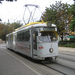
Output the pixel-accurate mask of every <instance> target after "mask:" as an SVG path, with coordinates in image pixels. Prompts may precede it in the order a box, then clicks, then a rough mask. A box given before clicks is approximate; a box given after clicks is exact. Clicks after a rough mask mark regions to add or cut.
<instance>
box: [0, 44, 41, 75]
mask: <svg viewBox="0 0 75 75" xmlns="http://www.w3.org/2000/svg"><path fill="white" fill-rule="evenodd" d="M0 75H40V74H39V73H38V72H37V71H35V70H34V69H32V68H31V67H30V66H28V65H27V64H25V63H24V62H22V61H21V60H20V59H19V58H17V57H15V56H14V55H12V54H11V53H9V52H8V51H6V49H5V48H3V47H1V45H0Z"/></svg>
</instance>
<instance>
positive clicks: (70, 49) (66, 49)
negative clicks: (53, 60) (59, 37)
mask: <svg viewBox="0 0 75 75" xmlns="http://www.w3.org/2000/svg"><path fill="white" fill-rule="evenodd" d="M58 50H59V51H68V52H75V48H69V47H58Z"/></svg>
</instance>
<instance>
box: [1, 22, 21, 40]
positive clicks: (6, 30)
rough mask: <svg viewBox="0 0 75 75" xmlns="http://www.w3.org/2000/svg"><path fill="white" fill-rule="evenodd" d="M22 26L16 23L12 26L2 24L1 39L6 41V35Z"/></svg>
mask: <svg viewBox="0 0 75 75" xmlns="http://www.w3.org/2000/svg"><path fill="white" fill-rule="evenodd" d="M20 26H22V24H20V23H16V22H14V23H12V24H10V23H7V24H0V38H1V39H2V40H5V38H6V34H9V33H11V32H12V31H13V30H14V29H16V28H18V27H20Z"/></svg>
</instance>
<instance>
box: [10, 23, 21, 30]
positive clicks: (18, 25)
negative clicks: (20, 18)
mask: <svg viewBox="0 0 75 75" xmlns="http://www.w3.org/2000/svg"><path fill="white" fill-rule="evenodd" d="M21 26H22V24H20V23H19V22H14V23H12V24H11V27H12V28H13V31H14V30H15V29H17V28H19V27H21Z"/></svg>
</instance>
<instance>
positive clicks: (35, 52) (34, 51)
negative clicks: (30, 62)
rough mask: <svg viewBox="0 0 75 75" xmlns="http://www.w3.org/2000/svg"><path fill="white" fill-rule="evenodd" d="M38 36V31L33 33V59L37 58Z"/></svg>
mask: <svg viewBox="0 0 75 75" xmlns="http://www.w3.org/2000/svg"><path fill="white" fill-rule="evenodd" d="M37 36H38V31H32V56H33V58H34V57H36V56H37Z"/></svg>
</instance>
